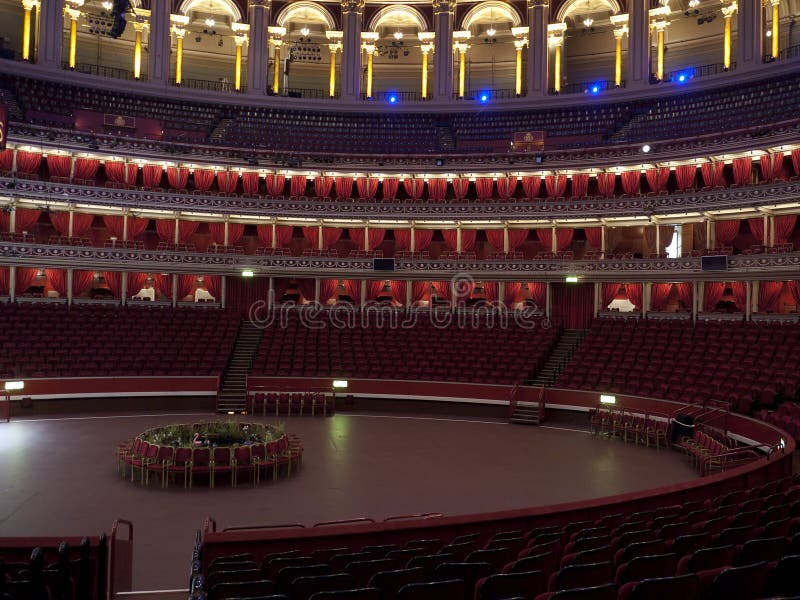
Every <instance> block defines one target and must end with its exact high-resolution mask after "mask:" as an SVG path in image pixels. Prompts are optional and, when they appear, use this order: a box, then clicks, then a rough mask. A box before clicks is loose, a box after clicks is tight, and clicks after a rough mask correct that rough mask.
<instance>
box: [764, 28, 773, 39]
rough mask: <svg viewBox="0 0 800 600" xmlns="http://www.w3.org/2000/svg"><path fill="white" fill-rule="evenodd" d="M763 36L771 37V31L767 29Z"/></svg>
mask: <svg viewBox="0 0 800 600" xmlns="http://www.w3.org/2000/svg"><path fill="white" fill-rule="evenodd" d="M765 35H766V36H767V37H772V29H767V33H766V34H765Z"/></svg>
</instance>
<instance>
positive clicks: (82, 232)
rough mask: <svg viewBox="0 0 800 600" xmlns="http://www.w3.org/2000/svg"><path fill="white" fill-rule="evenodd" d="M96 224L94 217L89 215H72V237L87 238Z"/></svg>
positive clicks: (77, 213) (75, 213)
mask: <svg viewBox="0 0 800 600" xmlns="http://www.w3.org/2000/svg"><path fill="white" fill-rule="evenodd" d="M92 224H94V215H90V214H87V213H79V212H74V213H72V236H73V237H86V236H87V235H88V234H89V231H90V230H91V229H92Z"/></svg>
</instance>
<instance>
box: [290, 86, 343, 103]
mask: <svg viewBox="0 0 800 600" xmlns="http://www.w3.org/2000/svg"><path fill="white" fill-rule="evenodd" d="M277 95H278V96H286V97H288V98H310V99H312V100H327V99H329V98H330V97H331V96H330V94H329V92H328V90H319V89H314V88H293V87H289V88H284V89H282V90H280V91H279V93H278V94H277ZM336 97H337V96H334V98H336Z"/></svg>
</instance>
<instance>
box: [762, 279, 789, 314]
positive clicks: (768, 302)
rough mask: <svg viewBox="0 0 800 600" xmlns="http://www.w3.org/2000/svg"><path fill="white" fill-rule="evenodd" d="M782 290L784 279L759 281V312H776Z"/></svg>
mask: <svg viewBox="0 0 800 600" xmlns="http://www.w3.org/2000/svg"><path fill="white" fill-rule="evenodd" d="M782 291H783V282H782V281H760V282H759V283H758V312H775V311H776V310H777V308H778V300H779V299H780V297H781V292H782Z"/></svg>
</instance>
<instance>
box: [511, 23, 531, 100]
mask: <svg viewBox="0 0 800 600" xmlns="http://www.w3.org/2000/svg"><path fill="white" fill-rule="evenodd" d="M527 29H528V28H527V27H514V28H512V30H511V33H512V34H513V35H514V50H516V54H517V56H516V62H515V65H514V66H515V71H514V94H516V95H517V96H522V50H523V48H525V46H527V45H528V37H527V35H525V34H527Z"/></svg>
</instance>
